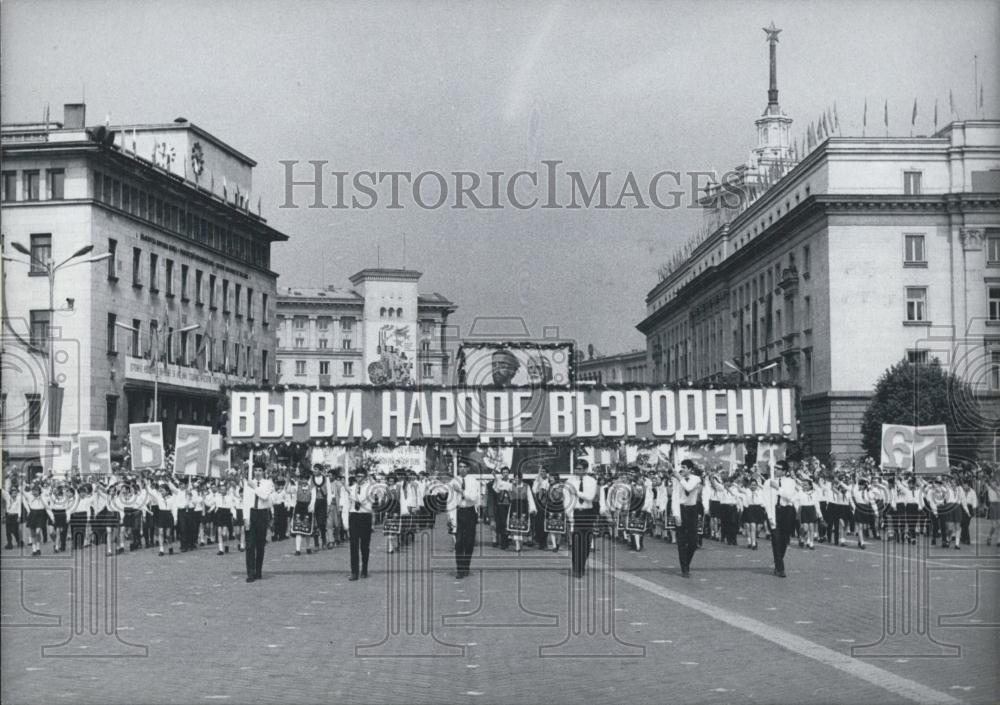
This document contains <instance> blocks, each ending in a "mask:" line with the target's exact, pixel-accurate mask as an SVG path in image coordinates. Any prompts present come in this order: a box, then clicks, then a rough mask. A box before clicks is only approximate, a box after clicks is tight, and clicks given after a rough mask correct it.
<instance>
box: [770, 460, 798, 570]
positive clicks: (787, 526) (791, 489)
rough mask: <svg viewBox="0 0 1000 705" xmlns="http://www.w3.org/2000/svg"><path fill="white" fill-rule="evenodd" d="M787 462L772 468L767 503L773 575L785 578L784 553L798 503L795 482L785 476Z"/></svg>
mask: <svg viewBox="0 0 1000 705" xmlns="http://www.w3.org/2000/svg"><path fill="white" fill-rule="evenodd" d="M787 472H788V461H787V460H779V461H778V462H777V463H776V464H775V466H774V477H773V478H772V479H771V483H770V487H771V500H769V501H768V503H767V506H766V508H767V513H768V519H769V520H770V521H771V553H772V554H773V556H774V574H775V575H777V576H778V577H779V578H784V577H785V551H786V550H787V549H788V542H789V541H790V540H791V538H792V534H794V533H795V510H796V504H797V503H798V489H797V488H796V486H795V480H794V479H792V478H791V477H788V476H786V473H787Z"/></svg>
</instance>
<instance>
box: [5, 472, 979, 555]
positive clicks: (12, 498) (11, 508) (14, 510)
mask: <svg viewBox="0 0 1000 705" xmlns="http://www.w3.org/2000/svg"><path fill="white" fill-rule="evenodd" d="M3 503H4V507H5V509H4V530H5V531H6V534H7V545H6V546H5V548H7V549H11V548H13V547H14V543H13V542H14V541H16V542H17V547H18V548H24V542H23V541H22V540H21V522H22V521H23V519H22V517H23V516H24V514H26V513H27V510H26V508H25V504H24V502H23V501H22V498H21V490H20V489H18V487H17V485H13V486H11V488H10V492H8V491H7V490H6V489H4V490H3ZM990 535H991V536H992V534H990Z"/></svg>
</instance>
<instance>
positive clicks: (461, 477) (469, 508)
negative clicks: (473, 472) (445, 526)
mask: <svg viewBox="0 0 1000 705" xmlns="http://www.w3.org/2000/svg"><path fill="white" fill-rule="evenodd" d="M451 487H452V489H453V491H455V492H457V493H458V498H459V499H458V509H457V511H456V517H455V578H456V579H458V580H461V579H462V578H464V577H466V576H467V575H469V567H470V566H471V565H472V551H473V550H474V549H475V547H476V523H477V521H478V514H477V513H476V510H477V508H478V507H479V504H480V503H481V501H482V499H481V489H480V484H479V480H478V479H476V478H475V477H470V476H469V463H468V461H466V460H464V459H463V460H459V461H458V477H456V478H454V479H453V480H452V482H451Z"/></svg>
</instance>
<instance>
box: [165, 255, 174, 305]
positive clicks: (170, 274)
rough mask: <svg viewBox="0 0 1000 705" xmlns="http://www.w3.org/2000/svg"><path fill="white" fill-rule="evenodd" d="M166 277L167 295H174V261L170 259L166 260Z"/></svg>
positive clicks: (171, 296)
mask: <svg viewBox="0 0 1000 705" xmlns="http://www.w3.org/2000/svg"><path fill="white" fill-rule="evenodd" d="M165 267H166V270H167V271H166V278H167V296H169V297H170V298H173V297H174V261H173V260H172V259H168V260H166V263H165Z"/></svg>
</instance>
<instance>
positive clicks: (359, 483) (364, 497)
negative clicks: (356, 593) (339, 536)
mask: <svg viewBox="0 0 1000 705" xmlns="http://www.w3.org/2000/svg"><path fill="white" fill-rule="evenodd" d="M340 504H341V507H342V509H341V518H342V519H343V523H344V526H346V527H347V530H348V534H349V538H350V542H351V577H350V578H349V580H352V581H353V580H357V579H358V568H359V567H360V568H361V577H362V578H367V577H368V553H369V549H370V547H371V535H372V497H371V484H370V483H369V482H368V474H367V473H366V472H365V471H364V469H362V468H358V470H357V471H356V472H355V482H354V484H353V485H352V486H351V487H350V488H349V489H346V488H345V491H344V496H343V498H342V501H341V503H340ZM359 563H360V566H359Z"/></svg>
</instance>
